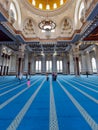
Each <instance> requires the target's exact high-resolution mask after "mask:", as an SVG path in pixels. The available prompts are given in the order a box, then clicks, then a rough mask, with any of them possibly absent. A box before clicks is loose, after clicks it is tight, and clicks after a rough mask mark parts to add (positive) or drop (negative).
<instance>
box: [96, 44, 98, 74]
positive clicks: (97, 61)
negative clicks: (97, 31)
mask: <svg viewBox="0 0 98 130" xmlns="http://www.w3.org/2000/svg"><path fill="white" fill-rule="evenodd" d="M95 57H96V68H97V74H98V47H97V46H96V48H95Z"/></svg>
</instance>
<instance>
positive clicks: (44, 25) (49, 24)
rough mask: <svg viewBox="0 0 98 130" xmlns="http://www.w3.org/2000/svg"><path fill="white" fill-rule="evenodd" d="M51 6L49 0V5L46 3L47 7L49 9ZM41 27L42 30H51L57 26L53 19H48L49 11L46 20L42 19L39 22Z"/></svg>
mask: <svg viewBox="0 0 98 130" xmlns="http://www.w3.org/2000/svg"><path fill="white" fill-rule="evenodd" d="M48 6H49V3H48V0H47V5H46V9H47V10H49V8H47V7H48ZM38 26H39V28H40V29H41V30H44V31H51V30H54V29H55V28H56V24H55V23H54V22H53V21H52V20H49V19H48V13H47V17H46V19H45V20H42V21H41V22H40V23H39V24H38Z"/></svg>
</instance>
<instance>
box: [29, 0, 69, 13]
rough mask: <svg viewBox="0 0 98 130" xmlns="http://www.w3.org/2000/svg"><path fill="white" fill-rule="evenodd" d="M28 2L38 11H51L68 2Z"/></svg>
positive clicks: (50, 0)
mask: <svg viewBox="0 0 98 130" xmlns="http://www.w3.org/2000/svg"><path fill="white" fill-rule="evenodd" d="M28 2H29V3H30V4H31V5H32V6H34V7H35V8H37V9H41V10H44V11H45V10H50V11H51V10H55V9H57V8H60V7H61V6H62V5H64V4H66V2H67V0H28Z"/></svg>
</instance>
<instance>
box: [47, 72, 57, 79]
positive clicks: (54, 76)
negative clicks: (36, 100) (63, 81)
mask: <svg viewBox="0 0 98 130" xmlns="http://www.w3.org/2000/svg"><path fill="white" fill-rule="evenodd" d="M56 79H57V73H55V72H53V73H52V80H53V81H56ZM46 80H47V81H48V80H49V76H48V73H46Z"/></svg>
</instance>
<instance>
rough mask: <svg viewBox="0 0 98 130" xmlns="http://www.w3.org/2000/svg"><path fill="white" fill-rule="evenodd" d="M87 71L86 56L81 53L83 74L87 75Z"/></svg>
mask: <svg viewBox="0 0 98 130" xmlns="http://www.w3.org/2000/svg"><path fill="white" fill-rule="evenodd" d="M86 71H87V67H86V55H85V54H84V53H81V73H82V74H85V73H86Z"/></svg>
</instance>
